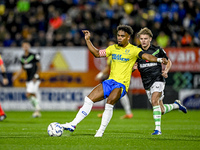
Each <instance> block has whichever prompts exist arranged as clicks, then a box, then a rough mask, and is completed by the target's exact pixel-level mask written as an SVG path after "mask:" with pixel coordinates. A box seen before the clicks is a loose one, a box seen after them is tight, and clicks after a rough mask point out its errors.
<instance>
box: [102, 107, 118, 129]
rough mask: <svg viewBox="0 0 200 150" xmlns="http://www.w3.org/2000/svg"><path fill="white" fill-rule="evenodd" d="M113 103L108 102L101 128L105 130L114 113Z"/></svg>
mask: <svg viewBox="0 0 200 150" xmlns="http://www.w3.org/2000/svg"><path fill="white" fill-rule="evenodd" d="M113 107H114V106H113V105H111V104H106V105H105V110H104V112H103V116H102V119H101V125H100V128H99V130H100V131H102V132H104V131H105V129H106V127H107V125H108V123H109V122H110V120H111V118H112V115H113Z"/></svg>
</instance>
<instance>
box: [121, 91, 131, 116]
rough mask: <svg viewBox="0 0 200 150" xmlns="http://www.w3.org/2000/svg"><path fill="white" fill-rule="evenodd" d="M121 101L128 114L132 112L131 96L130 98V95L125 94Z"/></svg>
mask: <svg viewBox="0 0 200 150" xmlns="http://www.w3.org/2000/svg"><path fill="white" fill-rule="evenodd" d="M120 102H121V104H122V106H123V108H124V110H125V112H126V114H127V115H128V114H131V113H132V112H131V105H130V101H129V98H128V95H127V94H126V95H124V96H123V97H122V98H121V99H120Z"/></svg>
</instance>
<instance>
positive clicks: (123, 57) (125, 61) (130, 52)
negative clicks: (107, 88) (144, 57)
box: [106, 43, 142, 92]
mask: <svg viewBox="0 0 200 150" xmlns="http://www.w3.org/2000/svg"><path fill="white" fill-rule="evenodd" d="M141 51H142V50H141V49H140V48H138V47H137V46H134V45H132V44H130V43H129V44H128V45H127V46H126V47H120V46H118V45H117V44H114V45H111V46H109V47H108V48H107V49H106V57H109V56H111V58H112V63H111V69H110V75H109V78H108V79H114V80H115V81H117V82H119V83H122V84H124V85H125V86H126V91H127V92H128V88H129V85H130V79H131V73H132V68H133V65H134V64H135V62H136V60H137V59H138V58H139V56H138V54H139V53H140V52H141Z"/></svg>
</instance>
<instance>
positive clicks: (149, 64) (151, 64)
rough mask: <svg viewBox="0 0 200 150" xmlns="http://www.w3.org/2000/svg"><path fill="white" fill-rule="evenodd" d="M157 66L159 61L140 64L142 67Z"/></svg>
mask: <svg viewBox="0 0 200 150" xmlns="http://www.w3.org/2000/svg"><path fill="white" fill-rule="evenodd" d="M152 66H157V63H147V64H140V68H146V67H152Z"/></svg>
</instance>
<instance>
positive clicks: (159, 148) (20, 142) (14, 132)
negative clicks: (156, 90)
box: [0, 109, 200, 150]
mask: <svg viewBox="0 0 200 150" xmlns="http://www.w3.org/2000/svg"><path fill="white" fill-rule="evenodd" d="M100 112H102V111H95V110H92V111H91V113H90V114H89V116H87V117H86V118H85V119H84V120H83V121H82V122H81V123H80V124H79V125H78V126H77V128H76V130H75V131H74V132H73V133H70V132H68V131H64V133H63V135H62V136H61V137H50V136H49V135H48V133H47V126H48V125H49V124H50V123H51V122H59V123H64V122H67V121H68V122H69V121H72V119H73V118H74V117H75V115H76V113H77V112H73V111H66V112H65V111H57V112H51V111H45V112H42V117H41V118H32V117H31V114H32V112H23V111H22V112H14V111H9V112H6V114H7V118H6V120H4V121H2V122H0V150H40V149H41V150H61V149H66V150H69V149H70V150H112V149H113V150H135V149H136V150H145V149H146V150H149V149H150V150H151V149H152V150H165V149H166V150H173V149H176V150H190V149H191V150H198V149H200V111H197V110H189V111H188V113H187V114H184V113H182V112H179V111H178V110H175V111H172V112H170V113H168V114H165V115H163V116H162V135H158V136H152V135H151V133H152V132H153V130H154V120H153V116H152V110H133V113H134V117H133V118H132V119H124V120H122V119H120V116H122V115H124V111H123V110H119V109H115V110H114V113H113V117H112V119H111V121H110V123H109V125H108V127H107V129H106V131H105V133H104V136H103V137H102V138H94V135H95V133H96V130H97V129H98V128H99V126H100V123H101V119H100V118H97V114H98V113H100Z"/></svg>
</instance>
